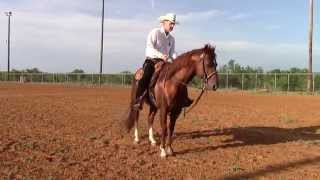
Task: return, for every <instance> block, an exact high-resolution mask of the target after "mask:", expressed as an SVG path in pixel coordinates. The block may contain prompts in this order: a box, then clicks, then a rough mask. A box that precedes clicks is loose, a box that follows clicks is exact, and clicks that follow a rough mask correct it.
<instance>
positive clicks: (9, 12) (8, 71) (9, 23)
mask: <svg viewBox="0 0 320 180" xmlns="http://www.w3.org/2000/svg"><path fill="white" fill-rule="evenodd" d="M5 14H6V16H8V69H7V81H9V73H10V34H11V32H10V31H11V29H10V26H11V22H10V20H11V19H10V18H11V16H12V12H11V11H8V12H5Z"/></svg>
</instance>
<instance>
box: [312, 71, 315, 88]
mask: <svg viewBox="0 0 320 180" xmlns="http://www.w3.org/2000/svg"><path fill="white" fill-rule="evenodd" d="M314 77H315V73H313V75H312V92H315V88H314V79H315V78H314Z"/></svg>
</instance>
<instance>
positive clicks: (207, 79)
mask: <svg viewBox="0 0 320 180" xmlns="http://www.w3.org/2000/svg"><path fill="white" fill-rule="evenodd" d="M205 57H206V54H205V55H204V54H202V55H201V60H202V67H203V71H204V76H203V77H202V88H201V92H200V94H199V95H198V97H197V99H196V101H195V102H194V103H193V104H192V106H191V107H190V108H189V109H188V110H187V112H185V113H184V114H186V113H189V112H190V111H191V110H192V109H193V108H194V107H195V106H196V105H197V104H198V102H199V101H200V99H201V97H202V95H203V93H204V92H205V91H206V87H207V84H208V81H209V79H210V78H211V77H212V76H214V75H216V74H217V71H214V72H212V73H210V74H209V75H208V73H207V71H206V67H205V65H204V60H205ZM175 81H176V82H178V83H180V84H182V85H184V86H188V84H187V83H185V82H181V81H179V80H176V79H175Z"/></svg>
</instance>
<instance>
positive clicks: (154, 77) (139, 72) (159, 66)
mask: <svg viewBox="0 0 320 180" xmlns="http://www.w3.org/2000/svg"><path fill="white" fill-rule="evenodd" d="M154 63H155V65H154V73H153V75H152V77H151V80H150V82H149V85H148V88H147V90H146V91H147V92H146V93H144V94H149V100H150V103H151V104H152V105H156V99H155V96H154V87H155V85H156V82H157V80H158V77H159V74H160V71H161V70H162V68H163V66H164V64H166V62H164V61H162V60H160V61H155V62H154ZM143 74H144V70H143V68H139V69H138V70H137V71H136V72H135V74H134V78H135V80H136V81H137V83H139V81H140V80H141V79H142V77H143Z"/></svg>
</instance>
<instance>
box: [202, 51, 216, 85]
mask: <svg viewBox="0 0 320 180" xmlns="http://www.w3.org/2000/svg"><path fill="white" fill-rule="evenodd" d="M206 56H207V54H205V53H203V54H201V57H200V58H201V61H202V67H203V72H204V76H203V77H202V89H206V87H207V84H208V81H209V79H210V78H211V77H212V76H214V75H216V74H217V71H214V72H212V73H210V74H209V75H208V73H207V70H206V66H205V65H204V60H205V57H206Z"/></svg>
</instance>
